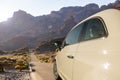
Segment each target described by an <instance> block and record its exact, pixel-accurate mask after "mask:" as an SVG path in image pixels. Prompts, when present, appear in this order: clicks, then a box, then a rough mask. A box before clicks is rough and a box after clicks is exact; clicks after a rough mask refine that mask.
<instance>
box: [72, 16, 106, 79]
mask: <svg viewBox="0 0 120 80" xmlns="http://www.w3.org/2000/svg"><path fill="white" fill-rule="evenodd" d="M82 33H83V34H81V36H80V43H79V44H78V46H77V50H76V53H75V57H74V70H73V80H102V79H103V78H102V77H101V76H102V75H103V76H104V75H105V74H102V73H103V72H102V71H101V69H99V68H100V67H97V66H101V64H99V63H102V61H103V60H104V57H103V56H102V55H101V53H100V52H102V51H101V49H104V48H105V46H102V45H101V44H105V37H106V36H107V31H106V29H105V25H104V23H103V21H102V19H101V18H99V17H97V18H93V19H90V20H87V21H85V22H84V27H83V29H82ZM98 76H99V77H98Z"/></svg>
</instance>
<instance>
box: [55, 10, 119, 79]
mask: <svg viewBox="0 0 120 80" xmlns="http://www.w3.org/2000/svg"><path fill="white" fill-rule="evenodd" d="M95 17H100V18H102V20H103V22H104V23H105V27H106V33H107V36H106V37H101V38H97V39H93V40H88V41H82V42H78V43H76V44H73V45H69V46H65V48H63V50H62V51H60V52H59V53H58V55H57V56H56V61H57V65H58V66H57V68H58V71H60V73H59V74H60V76H61V77H62V79H63V80H120V63H119V60H120V34H119V33H120V11H119V10H116V9H108V10H105V11H102V12H99V13H97V14H95V15H93V16H91V17H89V18H87V19H85V20H83V21H81V22H80V23H78V24H77V25H76V26H75V27H74V28H76V27H77V26H78V25H80V24H82V23H84V22H86V21H87V20H89V19H91V18H95ZM74 28H73V29H74ZM73 29H72V30H73ZM72 30H71V31H72ZM71 31H70V32H71ZM66 51H68V52H66ZM67 53H74V59H73V60H72V63H71V61H70V65H71V66H72V67H71V66H70V65H68V63H69V59H68V60H67V59H66V60H65V58H64V57H63V56H65V55H66V54H67ZM62 57H63V58H62ZM63 65H64V67H63ZM61 66H62V67H61ZM64 68H65V69H67V68H68V70H70V71H68V70H65V69H64ZM71 70H72V71H71ZM70 72H71V73H70ZM68 74H69V76H67V75H68ZM63 76H64V78H63Z"/></svg>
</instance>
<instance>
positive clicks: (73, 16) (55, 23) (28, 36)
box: [0, 0, 120, 50]
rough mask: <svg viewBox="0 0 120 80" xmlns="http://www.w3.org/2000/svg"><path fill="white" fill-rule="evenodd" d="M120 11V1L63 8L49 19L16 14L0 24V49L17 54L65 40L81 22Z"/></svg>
mask: <svg viewBox="0 0 120 80" xmlns="http://www.w3.org/2000/svg"><path fill="white" fill-rule="evenodd" d="M115 7H120V1H119V0H117V1H116V2H115V3H110V4H108V5H103V6H101V7H99V6H98V5H97V4H88V5H86V6H84V7H81V6H77V7H64V8H61V9H60V10H59V11H52V12H51V13H50V14H49V15H43V16H37V17H34V16H32V15H30V14H28V13H27V12H25V11H22V10H19V11H17V12H14V14H13V17H11V18H10V19H8V20H7V21H5V22H1V23H0V48H1V49H5V50H14V49H17V48H21V47H24V46H29V47H35V46H36V44H37V43H38V42H41V41H45V40H50V39H56V38H60V37H65V36H66V34H67V33H68V31H69V30H70V29H71V28H72V27H73V26H74V25H75V24H76V23H78V22H79V21H81V20H83V19H85V18H86V17H89V16H91V15H92V14H95V13H97V12H99V11H101V10H105V9H108V8H115Z"/></svg>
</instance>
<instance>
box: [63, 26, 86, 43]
mask: <svg viewBox="0 0 120 80" xmlns="http://www.w3.org/2000/svg"><path fill="white" fill-rule="evenodd" d="M83 25H84V24H80V25H78V26H77V27H76V28H74V29H73V30H72V31H71V32H69V34H68V36H67V37H66V39H65V44H66V45H70V44H74V43H77V42H78V41H79V37H80V32H81V30H82V27H83Z"/></svg>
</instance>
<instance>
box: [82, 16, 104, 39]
mask: <svg viewBox="0 0 120 80" xmlns="http://www.w3.org/2000/svg"><path fill="white" fill-rule="evenodd" d="M84 28H85V29H84V36H83V40H90V39H96V38H100V37H103V36H105V35H106V32H105V29H104V28H105V27H104V24H103V21H101V20H100V19H99V18H95V19H91V20H88V21H87V22H85V26H84Z"/></svg>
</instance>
